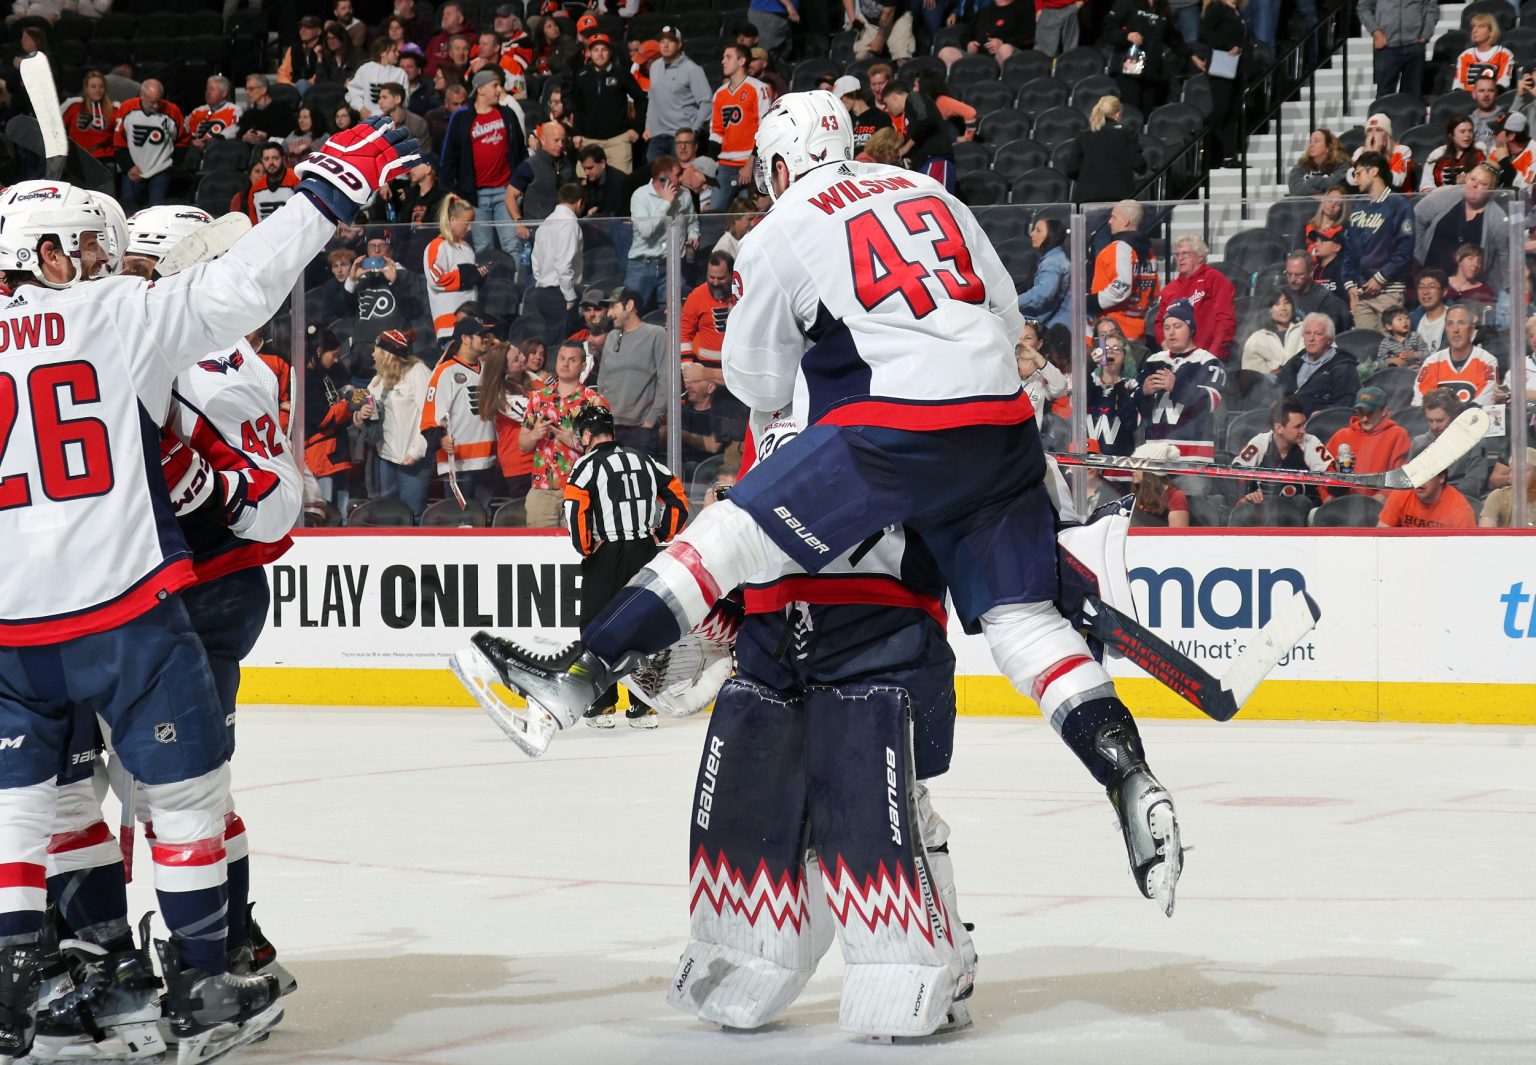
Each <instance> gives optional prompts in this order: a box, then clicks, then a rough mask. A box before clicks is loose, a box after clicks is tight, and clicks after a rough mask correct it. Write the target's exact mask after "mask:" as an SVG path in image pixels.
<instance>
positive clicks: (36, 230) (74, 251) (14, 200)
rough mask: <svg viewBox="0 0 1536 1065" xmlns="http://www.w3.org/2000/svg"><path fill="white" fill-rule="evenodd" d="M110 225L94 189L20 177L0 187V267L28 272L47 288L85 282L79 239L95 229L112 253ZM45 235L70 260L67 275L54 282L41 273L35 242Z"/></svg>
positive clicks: (106, 249) (3, 269)
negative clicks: (71, 274)
mask: <svg viewBox="0 0 1536 1065" xmlns="http://www.w3.org/2000/svg"><path fill="white" fill-rule="evenodd" d="M109 228H110V227H109V225H108V222H107V216H106V213H105V212H104V211H103V210H102V208H101V204H100V202H99V201H98V200H97V199H96V196H95V194H93V193H91V192H88V191H87V190H85V189H81V188H76V187H75V186H74V185H71V184H69V183H67V182H64V181H46V180H45V181H18V182H17V183H16V184H14V185H12V186H10V187H9V188H7V189H5V190H4V192H0V271H5V272H11V271H15V272H18V273H28V274H31V275H32V276H33V277H35V278H37V279H38V280H39V281H41V282H42V283H43V284H45V285H47V286H48V287H49V288H69V287H70V286H71V285H74V284H77V283H78V282H80V281H87V280H89V278H87V277H85V276H84V272H83V271H82V270H81V268H80V244H81V240H82V239H83V238H84V236H85V235H86V234H87V233H94V234H95V235H96V239H97V240H98V241H100V243H101V246H102V250H103V251H105V252H107V253H108V254H109V255H110V251H111V249H110V237H109V236H108V229H109ZM44 237H52V238H55V239H57V240H58V242H59V246H60V248H61V250H62V251H63V252H64V253H65V254H66V255H68V256H69V257H70V258H71V259H73V260H74V262H75V276H74V277H72V278H71V279H70V280H68V281H65V282H63V283H56V282H53V281H49V280H48V279H47V278H46V277H45V276H44V275H43V263H42V259H41V258H40V257H39V255H38V253H37V246H38V244H39V243H40V242H41V241H42V240H43V238H44ZM104 265H105V264H104Z"/></svg>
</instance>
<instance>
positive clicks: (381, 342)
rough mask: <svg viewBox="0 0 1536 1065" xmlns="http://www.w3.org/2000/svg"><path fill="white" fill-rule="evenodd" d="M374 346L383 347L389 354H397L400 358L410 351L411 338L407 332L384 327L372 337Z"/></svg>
mask: <svg viewBox="0 0 1536 1065" xmlns="http://www.w3.org/2000/svg"><path fill="white" fill-rule="evenodd" d="M373 343H374V346H375V347H380V348H383V349H384V350H385V351H387V352H389V353H390V354H391V355H398V356H400V357H401V358H402V359H403V358H405V357H406V356H407V355H409V354H410V353H411V338H410V335H409V334H407V333H403V332H401V331H400V330H398V329H386V330H384V332H382V333H380V334H379V335H378V336H377V337H375V338H374V341H373Z"/></svg>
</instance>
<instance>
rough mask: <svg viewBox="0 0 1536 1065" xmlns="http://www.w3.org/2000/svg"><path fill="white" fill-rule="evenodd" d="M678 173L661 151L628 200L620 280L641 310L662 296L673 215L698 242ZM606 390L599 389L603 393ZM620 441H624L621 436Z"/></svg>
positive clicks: (690, 241)
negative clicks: (629, 225) (628, 228)
mask: <svg viewBox="0 0 1536 1065" xmlns="http://www.w3.org/2000/svg"><path fill="white" fill-rule="evenodd" d="M682 174H683V168H682V165H681V164H680V163H678V161H677V160H676V159H674V158H672V157H671V156H670V155H663V156H662V157H661V158H660V159H657V160H656V161H655V162H654V163H652V164H651V180H650V181H647V182H646V183H645V184H644V185H641V186H640V187H639V188H638V189H636V190H635V192H634V195H633V196H631V197H630V200H629V214H630V217H631V218H632V219H634V229H635V237H634V243H632V244H631V245H630V248H629V262H628V265H627V266H626V267H625V270H624V284H625V286H626V288H627V289H629V290H632V291H634V292H635V293H636V297H635V298H636V299H637V300H639V303H640V313H641V314H644V313H645V312H646V311H648V310H649V309H650V308H652V307H654V306H656V305H657V303H659V302H664V301H665V300H666V292H665V291H664V287H665V283H666V277H667V229H668V228H669V227H670V226H671V224H672V222H673V220H674V219H685V220H686V222H687V238H686V240H685V242H684V243H685V245H686V246H687V247H688V248H690V249H693V248H697V247H698V246H699V216H698V215H696V214H694V212H693V198H692V197H690V196H688V195H686V194H684V193H683V189H682V186H681V185H679V184H678V181H679V179H680V178H681V177H682ZM607 391H608V390H607V389H606V388H604V389H603V392H604V393H605V394H606V393H607ZM615 417H616V418H617V417H618V414H617V408H615ZM621 428H622V424H621ZM620 443H625V441H624V439H623V438H622V436H621V437H620Z"/></svg>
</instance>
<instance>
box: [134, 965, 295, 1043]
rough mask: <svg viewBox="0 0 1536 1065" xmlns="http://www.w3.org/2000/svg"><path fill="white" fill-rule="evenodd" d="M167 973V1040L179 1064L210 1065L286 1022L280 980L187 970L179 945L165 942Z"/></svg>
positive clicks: (265, 975) (269, 977) (269, 975)
mask: <svg viewBox="0 0 1536 1065" xmlns="http://www.w3.org/2000/svg"><path fill="white" fill-rule="evenodd" d="M155 946H156V947H157V948H158V949H159V951H160V968H161V969H162V970H163V971H164V973H165V985H166V995H165V999H164V1004H163V1009H164V1013H165V1023H166V1026H167V1028H168V1029H169V1032H168V1039H167V1041H168V1042H170V1041H174V1042H175V1043H176V1044H177V1058H176V1060H177V1063H178V1065H210V1063H211V1062H215V1061H218V1060H220V1059H221V1058H223V1057H224V1056H225V1055H227V1054H229V1053H231V1052H233V1051H235V1050H238V1049H239V1048H240V1047H243V1046H245V1045H246V1044H248V1043H254V1042H255V1041H256V1040H258V1039H260V1038H261V1037H262V1036H264V1035H266V1034H267V1033H268V1032H269V1031H271V1030H272V1028H274V1027H275V1026H276V1025H277V1023H278V1022H279V1021H281V1020H282V1019H283V1008H282V1006H281V1005H279V1004H278V1001H277V999H278V995H279V993H280V990H279V988H278V982H277V977H275V976H273V975H271V974H270V973H262V974H258V975H252V976H242V975H239V974H237V973H207V972H204V971H202V970H201V969H187V968H183V966H182V960H181V951H180V949H179V948H177V946H176V944H175V943H170V942H165V941H160V942H157V943H156V944H155Z"/></svg>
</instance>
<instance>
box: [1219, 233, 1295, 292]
mask: <svg viewBox="0 0 1536 1065" xmlns="http://www.w3.org/2000/svg"><path fill="white" fill-rule="evenodd" d="M1290 250H1291V248H1290V245H1288V244H1287V243H1286V242H1285V241H1284V240H1282V239H1281V238H1280V237H1279V236H1278V235H1276V234H1274V233H1271V232H1270V231H1269V230H1267V229H1244V230H1242V231H1240V232H1237V233H1234V234H1232V236H1231V237H1230V238H1229V239H1228V240H1227V246H1226V248H1224V249H1223V250H1222V253H1221V257H1222V258H1223V259H1225V260H1226V261H1227V262H1229V263H1231V264H1232V265H1233V266H1234V267H1236V268H1237V269H1238V270H1241V271H1243V272H1244V273H1246V274H1247V275H1248V282H1249V284H1248V286H1245V287H1249V288H1251V287H1252V282H1253V277H1254V275H1255V274H1257V273H1259V271H1261V270H1263V269H1264V267H1266V266H1268V265H1269V264H1270V263H1272V262H1274V261H1276V260H1277V259H1284V258H1285V256H1286V254H1287V253H1288V252H1289V251H1290Z"/></svg>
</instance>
